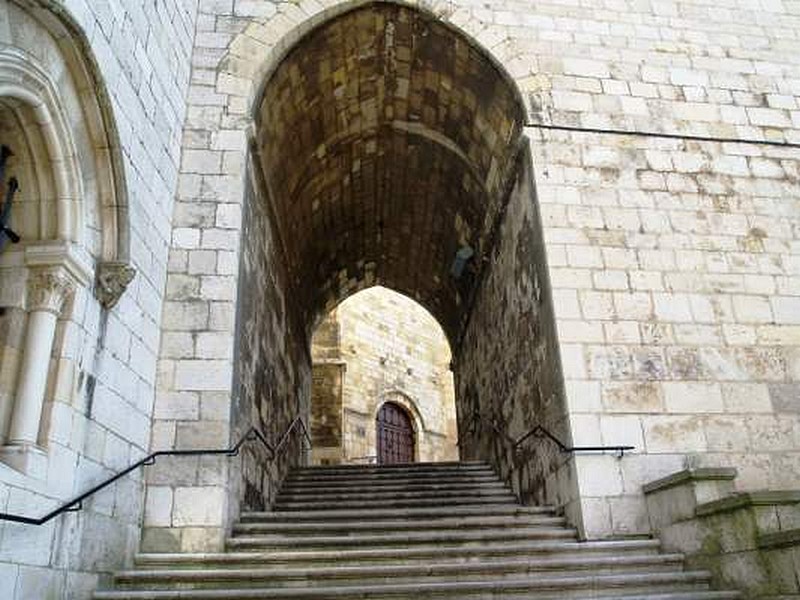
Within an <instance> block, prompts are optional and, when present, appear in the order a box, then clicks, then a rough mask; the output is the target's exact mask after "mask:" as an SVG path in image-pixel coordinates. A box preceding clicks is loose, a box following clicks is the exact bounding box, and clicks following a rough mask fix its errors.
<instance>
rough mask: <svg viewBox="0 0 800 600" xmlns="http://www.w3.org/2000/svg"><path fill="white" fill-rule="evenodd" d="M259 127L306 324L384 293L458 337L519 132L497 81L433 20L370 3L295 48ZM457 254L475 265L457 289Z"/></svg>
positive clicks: (513, 99)
mask: <svg viewBox="0 0 800 600" xmlns="http://www.w3.org/2000/svg"><path fill="white" fill-rule="evenodd" d="M256 121H257V123H256V125H257V131H258V149H259V154H260V161H261V166H262V169H263V172H264V181H266V185H267V188H268V192H269V195H270V198H271V202H272V203H273V205H274V208H275V213H276V218H277V225H278V228H279V231H280V233H281V236H282V238H283V243H284V246H285V249H286V254H287V261H288V263H289V264H288V268H289V273H290V275H291V277H292V279H293V283H294V285H295V288H296V290H295V291H296V293H297V294H298V295H299V298H298V299H297V300H298V303H299V307H300V308H301V309H302V310H303V311H304V313H305V314H304V316H305V318H306V319H307V321H308V322H309V323H311V322H312V321H313V320H314V319H315V318H317V317H318V316H319V315H320V314H321V313H322V312H325V311H327V310H328V309H330V308H332V307H333V306H335V305H336V304H337V303H338V302H340V301H341V300H342V299H344V298H345V297H347V296H348V295H349V294H351V293H353V292H355V291H357V290H358V289H361V288H364V287H367V286H369V285H372V284H378V283H380V284H382V285H385V286H387V287H390V288H393V289H395V290H397V291H399V292H402V293H405V294H407V295H409V296H411V297H412V298H414V299H416V300H417V301H419V302H420V303H421V304H423V305H424V306H425V307H426V308H428V309H429V310H430V311H431V312H432V313H433V314H434V316H436V318H437V319H438V320H439V322H440V323H441V324H442V326H443V328H444V329H445V331H446V332H447V334H448V336H449V337H450V339H451V341H452V340H454V339H455V338H456V337H457V333H458V331H459V328H460V327H461V325H462V324H463V321H464V319H465V318H466V315H465V308H466V304H467V301H468V297H469V294H470V287H471V286H472V285H474V282H475V280H476V277H475V273H476V272H477V270H478V267H479V265H480V264H481V261H483V260H484V257H485V255H486V253H487V251H488V246H489V243H488V240H489V239H490V237H491V236H490V235H489V233H490V231H491V229H492V226H493V223H494V221H495V217H496V216H497V214H498V212H499V210H500V207H501V205H502V199H503V197H504V195H505V189H506V187H507V183H508V180H509V177H510V176H511V175H512V171H513V169H514V164H515V156H516V151H517V148H518V142H519V138H520V136H521V133H522V124H523V109H522V105H521V103H520V102H519V99H518V97H517V95H516V92H515V89H514V87H513V85H512V84H510V83H509V81H508V79H507V77H506V76H505V75H504V74H503V73H502V71H501V70H500V69H498V68H497V67H496V66H495V65H494V64H493V63H492V61H491V60H490V59H489V58H488V57H487V56H486V54H485V53H483V52H482V51H481V50H480V49H478V48H476V47H475V46H474V45H473V44H472V43H471V42H470V41H469V40H468V39H467V38H466V37H464V36H463V35H462V34H460V33H458V32H456V31H455V30H454V29H452V28H451V27H450V26H448V25H446V24H444V23H443V22H441V21H439V20H437V19H435V18H434V17H432V16H431V15H428V14H425V13H421V12H419V11H416V10H413V9H410V8H408V7H402V6H399V5H396V4H390V3H382V2H379V3H371V4H368V5H365V6H362V7H360V8H358V9H356V10H353V11H351V12H348V13H345V14H343V15H341V16H339V17H337V18H335V19H333V20H331V21H328V22H326V23H324V24H323V25H321V26H320V27H318V28H317V29H315V30H313V31H311V32H310V33H309V34H307V35H306V36H305V37H303V38H302V39H301V40H300V41H299V42H298V43H297V44H296V45H295V46H294V47H293V48H292V50H291V51H290V52H289V53H288V54H287V55H286V57H285V58H284V60H283V61H282V62H281V63H280V65H279V66H278V67H277V69H276V70H275V71H274V72H273V74H272V76H271V77H270V79H269V81H268V82H267V84H266V86H265V89H264V94H263V97H262V100H261V103H260V106H259V110H258V114H257V115H256ZM466 245H469V246H470V247H471V248H473V249H474V250H475V253H476V255H475V257H473V259H472V260H471V261H470V263H469V265H468V268H467V271H466V273H465V275H463V276H462V277H461V278H459V279H458V280H456V279H455V278H454V277H453V276H452V275H451V274H450V269H451V265H452V263H453V260H454V259H455V256H456V253H457V251H458V250H459V248H461V247H462V246H466Z"/></svg>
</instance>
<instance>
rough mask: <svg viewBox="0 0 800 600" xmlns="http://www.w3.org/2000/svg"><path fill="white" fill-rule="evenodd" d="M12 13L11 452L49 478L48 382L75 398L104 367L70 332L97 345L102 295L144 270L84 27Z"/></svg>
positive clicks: (7, 435) (4, 59) (0, 290)
mask: <svg viewBox="0 0 800 600" xmlns="http://www.w3.org/2000/svg"><path fill="white" fill-rule="evenodd" d="M2 10H3V19H4V20H5V22H7V23H11V24H12V26H11V27H6V28H4V29H3V32H2V34H0V35H1V36H2V37H1V38H0V122H2V128H0V136H2V139H1V141H2V143H3V144H4V145H5V146H7V147H8V148H9V149H10V151H11V152H12V156H11V158H10V160H9V164H8V166H7V174H8V175H10V176H13V177H15V178H16V179H17V180H18V181H19V182H20V189H19V191H18V192H17V194H15V196H14V202H13V204H12V206H11V220H12V225H13V226H14V228H15V229H16V230H17V233H18V234H19V235H20V236H21V242H20V243H19V244H18V245H15V246H6V247H5V248H3V253H2V255H0V306H1V307H2V308H3V314H2V315H0V316H2V319H3V321H4V323H3V324H2V327H0V331H2V332H3V333H2V337H0V371H2V372H3V374H4V377H3V378H2V380H1V381H0V443H2V444H3V447H2V448H0V460H2V461H3V462H4V463H6V464H7V465H9V466H11V467H13V468H14V469H16V470H18V471H20V472H22V473H24V474H26V475H30V476H33V477H35V478H44V477H45V476H46V468H47V460H48V458H47V452H46V448H47V445H48V440H49V436H50V433H49V432H48V431H47V427H46V426H45V424H46V422H47V421H48V417H47V414H48V410H49V409H48V406H47V400H48V398H47V397H46V393H47V388H48V386H51V387H52V388H54V389H53V390H52V391H51V392H50V396H53V397H60V398H63V399H65V400H68V401H71V400H72V394H73V393H74V390H73V389H72V388H71V387H70V386H71V384H69V383H67V382H70V381H73V380H76V379H78V378H79V377H80V378H81V380H83V374H84V373H83V372H84V371H85V372H90V371H93V370H94V369H95V367H96V365H88V364H86V365H83V364H79V363H80V361H79V360H77V359H76V357H75V356H70V354H75V352H73V351H67V350H65V348H63V345H64V343H63V339H64V338H67V337H69V336H72V337H73V338H74V339H81V340H85V344H86V345H87V346H90V347H91V346H94V345H96V344H97V341H96V339H92V335H87V332H88V331H91V330H92V329H93V328H94V329H96V325H93V324H91V323H90V322H89V319H90V318H91V317H90V316H87V315H91V314H92V311H93V310H94V305H93V302H94V300H93V299H92V298H91V293H92V291H93V292H94V294H95V296H96V300H97V301H98V302H99V304H100V306H102V307H104V308H110V307H111V306H113V305H114V303H115V302H116V301H117V299H118V298H119V296H120V295H121V294H122V292H123V291H124V290H125V287H126V286H127V284H128V283H129V282H130V280H131V278H132V277H133V273H134V272H133V270H132V269H131V268H130V267H129V266H128V261H129V237H128V213H127V195H126V187H125V185H124V178H123V173H122V161H121V157H120V147H119V141H118V139H117V132H116V129H115V127H114V120H113V118H112V115H111V108H110V106H109V103H108V100H107V97H106V95H105V88H104V85H103V84H102V80H101V78H100V77H99V76H98V71H97V68H96V65H95V64H94V63H93V60H92V58H91V56H90V54H89V53H88V52H86V49H85V48H84V47H83V46H82V44H83V43H84V42H83V41H82V40H83V38H82V37H81V36H82V33H81V32H80V31H79V30H78V28H77V26H76V25H75V23H74V22H73V21H72V20H71V18H70V17H69V16H68V15H67V14H66V13H65V12H64V11H63V9H62V8H60V7H58V6H55V5H53V4H52V3H50V2H47V1H44V0H21V1H19V2H11V3H7V4H5V5H4V6H3V7H2ZM3 192H5V190H3ZM4 195H5V194H4ZM87 291H88V292H89V293H88V294H87V293H86V292H87ZM98 312H99V311H98ZM95 337H96V334H95ZM59 340H62V341H59ZM79 373H80V375H79Z"/></svg>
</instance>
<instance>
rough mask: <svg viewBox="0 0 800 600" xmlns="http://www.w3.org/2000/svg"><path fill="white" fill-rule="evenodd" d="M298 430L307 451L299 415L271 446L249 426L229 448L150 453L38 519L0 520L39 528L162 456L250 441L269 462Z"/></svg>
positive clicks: (233, 451) (229, 451)
mask: <svg viewBox="0 0 800 600" xmlns="http://www.w3.org/2000/svg"><path fill="white" fill-rule="evenodd" d="M298 427H300V428H301V430H302V433H303V436H304V437H305V439H306V441H307V442H308V446H309V448H310V447H311V437H310V436H309V435H308V429H306V424H305V423H304V422H303V419H301V418H300V417H299V416H298V417H295V418H294V419H293V420H292V422H291V423H290V424H289V426H288V427H287V428H286V431H285V432H284V433H283V435H282V436H281V439H280V440H279V441H278V443H277V444H276V445H275V446H273V445H272V444H270V443H269V442H268V441H267V438H266V436H265V435H264V434H263V433H261V431H260V430H259V429H257V428H256V427H251V428H250V429H248V430H247V431H246V432H245V433H244V435H243V436H242V437H241V438H239V441H238V442H236V444H234V445H233V446H231V447H230V448H222V449H198V450H159V451H158V452H153V453H152V454H149V455H147V456H145V457H144V458H143V459H141V460H139V461H137V462H135V463H133V464H132V465H130V466H129V467H127V468H126V469H123V470H122V471H120V472H119V473H117V474H115V475H112V476H111V477H109V478H108V479H106V480H105V481H103V482H101V483H98V484H97V485H96V486H94V487H92V488H90V489H89V490H87V491H85V492H83V493H82V494H81V495H80V496H76V497H75V498H72V499H71V500H68V501H67V502H65V503H64V504H62V505H61V506H59V507H58V508H56V509H54V510H52V511H50V512H49V513H47V514H46V515H44V516H43V517H40V518H36V517H26V516H23V515H15V514H10V513H0V521H12V522H14V523H24V524H26V525H43V524H44V523H47V522H48V521H50V520H51V519H53V518H55V517H57V516H58V515H60V514H62V513H67V512H77V511H79V510H81V509H82V508H83V501H84V500H86V499H87V498H88V497H89V496H91V495H92V494H95V493H97V492H99V491H100V490H102V489H104V488H107V487H108V486H110V485H111V484H112V483H114V482H115V481H117V480H118V479H121V478H122V477H125V475H127V474H128V473H131V472H132V471H135V470H136V469H138V468H140V467H149V466H151V465H154V464H155V462H156V459H157V458H159V457H162V456H237V455H238V454H239V451H240V450H241V448H242V446H243V445H244V444H246V443H247V442H254V441H259V442H261V444H262V445H263V446H264V447H265V448H266V449H267V451H268V452H269V460H270V462H272V461H273V460H275V459H276V458H277V456H278V453H279V452H280V451H281V450H282V449H283V447H284V446H285V445H286V442H287V441H288V440H289V437H290V436H291V434H292V432H293V431H294V430H295V429H297V428H298Z"/></svg>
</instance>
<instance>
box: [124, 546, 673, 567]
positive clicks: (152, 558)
mask: <svg viewBox="0 0 800 600" xmlns="http://www.w3.org/2000/svg"><path fill="white" fill-rule="evenodd" d="M658 549H659V542H658V541H656V540H626V541H603V542H576V541H538V542H519V543H508V544H484V545H480V546H479V545H475V546H461V545H459V546H453V545H450V546H448V545H439V546H422V547H420V546H416V547H407V548H370V549H362V548H355V549H348V550H345V551H339V550H278V551H271V552H252V551H251V552H243V551H236V552H224V553H210V554H208V553H202V554H139V555H137V556H136V564H137V566H140V567H142V568H148V569H152V568H156V567H162V568H195V567H197V566H198V565H204V566H206V567H214V566H217V567H223V566H224V567H245V566H248V567H256V568H257V567H263V566H266V565H270V566H273V567H298V566H312V565H314V566H316V567H321V566H326V565H327V566H337V565H365V564H387V563H391V564H417V563H422V564H428V563H431V562H475V561H491V560H507V559H509V558H517V559H525V558H527V559H538V558H542V557H547V558H559V557H561V558H563V557H567V558H571V557H576V558H580V557H586V558H592V557H606V556H630V555H641V554H651V555H657V552H658Z"/></svg>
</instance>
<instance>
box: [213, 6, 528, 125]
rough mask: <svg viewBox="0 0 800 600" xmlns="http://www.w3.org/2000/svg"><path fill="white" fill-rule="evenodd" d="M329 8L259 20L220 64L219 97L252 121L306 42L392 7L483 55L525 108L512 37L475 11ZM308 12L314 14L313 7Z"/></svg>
mask: <svg viewBox="0 0 800 600" xmlns="http://www.w3.org/2000/svg"><path fill="white" fill-rule="evenodd" d="M327 4H328V6H327V7H326V8H324V9H323V10H319V11H317V12H303V11H302V10H300V9H299V8H297V7H296V6H288V7H287V9H286V10H285V12H279V13H278V15H273V16H270V17H267V18H262V19H254V20H253V21H252V22H251V23H250V24H249V25H248V26H247V27H246V28H245V30H244V31H243V32H241V33H240V34H239V35H237V36H236V37H235V38H234V39H233V41H232V42H231V44H230V46H229V47H228V53H227V54H226V55H225V56H224V57H223V59H222V60H221V62H220V70H221V73H222V75H223V76H222V77H220V78H219V79H218V91H220V92H223V93H227V94H233V95H237V96H240V97H241V98H243V99H245V102H244V111H243V112H245V113H246V114H247V115H252V114H254V113H255V112H256V110H257V108H258V103H259V101H260V99H261V97H262V96H263V94H264V89H265V87H266V85H267V83H268V82H269V80H270V78H271V76H272V73H273V72H274V71H275V69H276V68H277V67H278V65H280V64H281V62H282V61H283V59H284V58H285V57H286V56H287V54H288V53H289V52H291V50H292V49H293V48H294V46H295V44H296V43H297V42H298V41H299V40H300V39H301V38H303V37H305V36H306V35H308V34H310V33H311V32H312V31H313V30H314V29H316V28H318V27H320V26H322V25H324V24H325V23H327V22H329V21H331V20H333V19H335V18H336V17H339V16H342V15H344V14H346V13H348V12H352V11H354V10H357V9H359V8H362V7H365V6H369V5H375V4H389V5H392V4H393V5H397V6H401V7H407V8H412V9H414V10H415V11H418V12H419V13H421V14H423V15H426V16H428V17H429V18H431V19H435V20H436V21H438V22H439V23H441V24H443V25H444V26H445V27H447V28H449V29H450V30H451V31H452V32H453V33H454V34H456V35H458V36H459V37H461V38H463V39H465V40H466V41H467V42H469V44H470V45H471V46H473V47H474V48H476V49H479V50H480V51H481V52H482V53H483V54H484V55H485V56H486V58H487V59H488V60H490V61H491V63H492V65H493V66H494V67H495V68H496V69H497V70H498V72H500V73H502V74H503V76H504V78H505V80H506V81H507V83H508V84H509V86H510V87H511V88H512V89H513V90H514V92H515V94H516V99H517V102H518V104H519V105H520V106H525V102H524V100H523V96H522V93H521V91H520V89H519V86H518V85H517V84H516V82H515V80H514V78H513V77H512V76H511V75H510V74H509V72H508V70H507V69H506V67H505V65H506V64H508V63H509V62H510V61H511V60H512V59H514V58H515V57H516V52H515V51H514V50H513V48H511V47H510V46H509V45H508V44H506V39H507V35H506V34H505V33H504V31H503V29H502V28H501V27H495V26H493V25H492V24H490V23H486V22H484V21H481V20H479V19H477V18H476V17H474V16H473V15H472V14H471V12H470V11H463V10H454V9H453V6H452V3H451V2H448V1H447V0H338V1H336V0H334V2H329V3H327ZM304 8H305V9H306V10H314V6H313V5H307V6H306V7H304ZM232 83H233V84H236V87H235V90H233V89H231V88H230V87H226V86H229V85H230V84H232ZM219 86H222V87H224V88H225V89H221V88H220V87H219Z"/></svg>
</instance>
